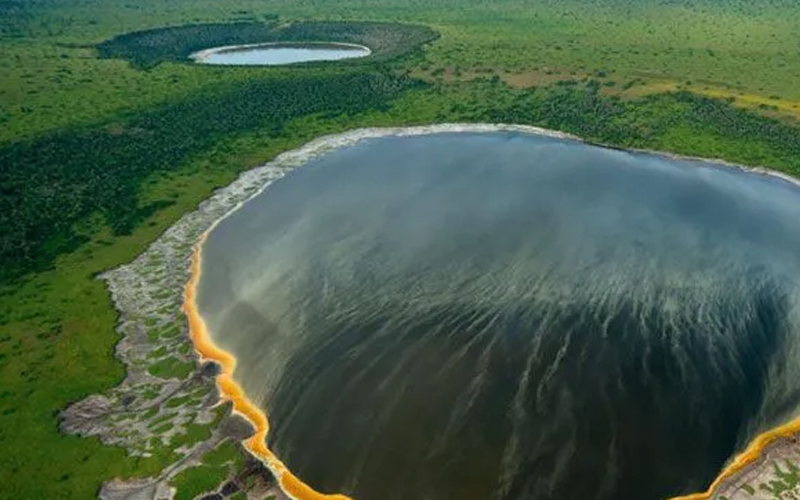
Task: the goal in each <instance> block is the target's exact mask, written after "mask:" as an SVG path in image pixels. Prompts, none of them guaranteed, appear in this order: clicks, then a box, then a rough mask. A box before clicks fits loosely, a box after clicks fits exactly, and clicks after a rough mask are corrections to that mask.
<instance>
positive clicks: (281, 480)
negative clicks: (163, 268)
mask: <svg viewBox="0 0 800 500" xmlns="http://www.w3.org/2000/svg"><path fill="white" fill-rule="evenodd" d="M211 229H213V226H212V228H211ZM211 229H209V230H208V231H207V232H206V233H204V234H203V235H202V236H201V238H200V240H199V241H198V243H197V244H196V246H195V248H194V252H193V255H192V264H191V276H190V279H189V282H188V283H187V284H186V287H185V291H184V305H183V309H184V312H185V314H186V317H187V319H188V324H189V334H190V337H191V339H192V342H193V344H194V347H195V350H196V352H197V353H198V354H199V357H200V361H201V362H202V361H213V362H215V363H217V364H218V365H219V366H220V368H221V372H220V374H219V375H218V376H217V379H216V384H217V387H218V389H219V391H220V400H221V401H222V402H225V401H230V402H231V403H232V404H233V413H234V414H237V415H240V416H242V417H243V418H245V419H246V420H247V421H248V422H249V423H250V424H251V425H252V426H253V427H254V429H255V430H254V434H253V435H252V436H251V437H250V438H248V439H247V440H245V441H244V443H243V444H244V446H245V449H246V450H247V451H248V452H249V453H250V454H252V455H253V456H254V457H256V458H258V459H259V460H261V461H262V462H263V463H264V464H265V465H266V466H267V468H269V470H270V471H271V473H272V474H273V475H274V477H275V478H276V481H277V483H278V485H279V487H280V488H281V490H282V491H283V492H284V493H286V494H287V495H288V496H289V497H290V498H293V499H295V500H355V499H353V498H351V497H349V496H347V495H343V494H340V493H334V494H326V493H320V492H318V491H316V490H315V489H313V488H312V487H311V486H309V485H308V484H306V483H304V482H303V481H302V480H301V479H300V478H298V477H297V476H296V475H295V474H293V473H292V472H291V471H290V470H289V468H288V467H287V466H286V465H285V464H284V463H283V462H282V461H281V460H280V459H279V458H278V457H277V456H276V455H275V454H274V453H273V452H272V451H271V450H270V449H269V448H268V446H267V444H266V442H267V435H268V433H269V420H268V418H267V416H266V414H265V413H264V412H263V411H262V410H261V409H260V408H259V407H258V406H257V405H256V404H255V403H253V402H252V401H251V400H250V399H249V398H248V396H247V394H246V393H245V392H244V390H243V389H242V387H241V385H239V384H238V383H237V382H236V381H235V380H234V378H233V373H234V370H235V368H236V358H235V357H234V356H233V355H232V354H230V353H229V352H227V351H225V350H223V349H221V348H219V347H218V346H217V345H216V344H214V342H213V340H212V339H211V337H210V335H209V333H208V329H207V326H206V323H205V321H204V319H203V317H202V316H201V315H200V313H199V311H198V307H197V303H196V295H197V286H198V284H199V282H200V278H201V273H202V272H201V263H202V246H203V243H204V242H205V240H206V237H207V235H208V233H209V232H210V231H211ZM797 433H800V418H796V419H794V420H792V421H790V422H788V423H786V424H783V425H781V426H778V427H776V428H773V429H770V430H768V431H766V432H764V433H762V434H759V435H758V436H756V438H755V439H753V440H752V441H751V442H750V443H749V444H748V445H747V447H746V448H745V450H744V451H743V452H741V453H739V454H738V455H736V456H735V458H734V460H733V461H731V462H730V463H729V464H727V465H726V466H725V468H724V469H723V470H722V471H721V472H720V474H719V475H718V476H717V477H716V478H715V479H714V481H713V482H712V483H711V485H710V486H709V487H708V489H706V490H705V491H703V492H699V493H691V494H688V495H680V496H674V497H670V498H669V499H668V500H709V499H711V498H712V497H713V496H714V495H715V493H716V492H717V490H718V489H719V487H720V486H721V485H722V483H724V482H725V481H726V480H728V479H730V478H731V477H732V476H734V475H736V474H737V473H739V472H741V471H742V470H743V469H744V468H746V467H747V466H748V465H750V464H751V463H753V462H755V461H756V460H758V459H759V458H760V457H761V455H762V453H763V452H764V450H765V448H766V447H768V446H769V445H770V444H772V443H773V442H775V441H776V440H778V439H780V438H786V437H791V436H792V435H794V434H797Z"/></svg>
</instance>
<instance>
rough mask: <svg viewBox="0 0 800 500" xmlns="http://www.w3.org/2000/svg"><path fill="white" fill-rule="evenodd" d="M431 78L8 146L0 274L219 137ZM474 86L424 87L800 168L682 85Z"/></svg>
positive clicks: (125, 209)
mask: <svg viewBox="0 0 800 500" xmlns="http://www.w3.org/2000/svg"><path fill="white" fill-rule="evenodd" d="M426 85H428V84H424V83H422V82H420V81H417V80H413V79H410V78H408V77H402V76H398V75H395V74H392V73H381V72H368V73H364V72H338V71H337V72H328V73H326V72H317V71H314V72H311V73H307V74H306V76H293V77H291V78H290V77H285V76H284V77H272V78H265V79H262V80H256V81H252V82H247V83H239V84H236V85H232V86H228V87H226V88H222V89H217V90H216V91H214V92H209V93H206V94H204V95H202V96H197V97H194V98H192V99H188V100H185V101H182V102H177V103H173V104H169V105H166V106H163V107H161V108H159V109H155V110H152V111H148V112H146V113H143V114H140V115H134V116H131V117H129V118H126V119H124V120H122V121H115V122H113V123H106V124H102V125H99V126H95V127H89V128H84V129H77V130H69V131H64V132H60V133H57V134H53V135H49V136H45V137H42V138H39V139H37V140H34V141H28V142H17V143H12V144H10V145H8V146H4V147H2V148H0V230H2V233H3V234H4V238H3V239H2V243H1V244H0V269H1V270H2V272H1V273H0V279H2V280H8V279H12V278H14V277H17V276H20V275H21V274H24V273H26V272H30V271H33V270H37V269H42V268H44V267H47V266H48V265H50V264H51V263H52V261H53V259H54V257H56V256H57V255H58V254H60V253H61V252H65V251H68V250H71V249H74V248H76V246H78V245H79V244H80V243H81V242H82V241H83V239H82V237H81V233H80V231H79V230H78V229H77V227H78V225H77V223H79V222H80V221H82V220H85V219H86V218H87V217H89V216H90V215H93V214H97V213H100V214H102V215H103V216H104V217H105V220H106V222H107V224H108V225H109V226H110V227H111V228H112V229H113V231H114V232H115V233H116V234H124V233H127V232H130V231H131V230H132V229H134V228H135V227H136V225H137V224H139V223H140V222H141V221H142V220H143V219H144V218H145V217H147V216H149V215H151V214H152V213H153V212H155V211H157V210H159V209H160V208H163V206H164V205H165V204H168V203H169V200H159V201H157V202H152V203H150V204H146V205H142V204H141V203H140V201H139V189H140V184H141V183H142V182H143V180H144V179H146V178H147V176H149V175H151V174H153V173H157V172H165V171H169V170H170V169H172V168H174V167H175V165H177V164H180V163H181V162H182V161H184V160H185V159H186V158H187V156H188V155H189V154H191V153H192V152H195V151H200V150H204V149H206V148H208V147H209V146H211V145H212V144H214V143H215V142H216V141H220V140H223V139H224V138H225V137H227V136H231V135H234V134H236V133H241V132H245V131H249V130H256V129H260V130H264V129H267V130H269V131H270V132H269V134H270V135H272V136H274V137H277V136H279V135H280V134H281V132H282V128H283V126H284V125H285V124H287V123H288V122H289V121H291V120H292V119H294V118H298V117H302V116H308V115H312V114H324V115H325V116H329V117H333V116H340V115H355V114H357V113H363V112H366V111H376V110H386V109H388V108H389V107H390V106H391V102H392V100H393V99H395V98H397V97H398V96H399V95H401V94H402V93H403V92H405V91H408V90H410V89H421V88H423V87H425V86H426ZM473 88H474V89H477V92H476V93H474V94H472V95H471V97H470V98H467V99H464V98H463V97H462V96H459V95H457V94H454V95H449V94H448V93H447V92H448V91H447V90H446V89H442V88H438V87H431V88H429V89H427V92H429V93H433V94H434V95H437V96H438V99H439V100H440V105H441V107H442V111H440V114H439V117H438V118H440V119H441V120H442V121H486V122H502V123H522V124H533V125H538V126H542V127H546V128H551V129H555V130H562V131H566V132H570V133H573V134H576V135H579V136H581V137H584V138H586V139H587V140H592V141H596V142H601V143H604V144H609V145H613V146H624V147H637V148H653V149H659V148H668V149H670V150H672V151H675V152H680V153H685V154H696V155H712V156H719V157H723V158H726V159H729V160H733V161H738V162H742V163H747V164H753V165H769V166H772V167H775V168H779V169H781V170H784V171H787V172H790V173H797V172H800V128H798V127H795V126H792V125H790V124H787V123H785V122H782V121H779V120H776V119H773V118H769V117H765V116H761V115H758V114H755V113H753V112H750V111H745V110H742V109H739V108H736V107H734V106H732V105H731V104H730V103H729V102H727V101H725V100H721V99H710V98H707V97H702V96H698V95H695V94H692V93H689V92H674V93H665V94H658V95H653V96H649V97H646V98H643V99H641V100H638V101H623V100H621V99H620V98H618V97H616V96H609V95H604V94H603V93H602V92H600V91H599V86H598V85H597V84H596V83H595V82H593V81H591V80H589V81H588V82H582V83H577V82H575V83H574V84H570V85H556V86H553V87H551V88H544V89H530V90H523V91H515V90H513V89H510V88H508V87H505V86H504V85H503V84H502V83H499V82H497V81H496V80H495V81H488V80H487V81H485V82H483V83H482V84H480V83H479V84H477V85H474V86H473ZM498 92H500V93H501V94H502V95H497V93H498ZM709 132H710V133H712V134H713V135H714V136H715V137H720V138H722V139H723V140H724V141H725V147H724V148H723V149H720V150H719V151H715V150H714V149H713V147H714V146H713V144H698V143H696V142H693V139H694V138H697V137H701V136H703V134H704V133H709ZM676 133H677V134H679V135H678V136H675V134H676ZM667 139H669V140H670V141H671V142H665V140H667ZM737 144H739V145H741V147H737V146H736V145H737Z"/></svg>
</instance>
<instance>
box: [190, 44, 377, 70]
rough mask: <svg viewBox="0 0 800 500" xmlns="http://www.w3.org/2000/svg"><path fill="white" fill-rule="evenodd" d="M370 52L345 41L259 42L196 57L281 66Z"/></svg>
mask: <svg viewBox="0 0 800 500" xmlns="http://www.w3.org/2000/svg"><path fill="white" fill-rule="evenodd" d="M369 54H370V51H369V50H367V49H365V48H360V47H353V46H347V45H338V46H336V45H320V46H318V47H317V46H313V45H305V46H303V45H262V46H259V47H250V48H243V49H232V50H223V51H220V52H212V53H210V54H208V55H207V56H205V57H202V58H197V59H196V61H197V62H199V63H201V64H219V65H230V66H281V65H285V64H296V63H301V62H310V61H338V60H341V59H352V58H357V57H366V56H368V55H369Z"/></svg>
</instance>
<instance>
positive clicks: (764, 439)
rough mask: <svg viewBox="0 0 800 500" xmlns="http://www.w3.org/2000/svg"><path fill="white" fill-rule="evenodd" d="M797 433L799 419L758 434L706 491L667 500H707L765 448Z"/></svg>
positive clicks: (754, 459)
mask: <svg viewBox="0 0 800 500" xmlns="http://www.w3.org/2000/svg"><path fill="white" fill-rule="evenodd" d="M798 432H800V418H796V419H794V420H792V421H790V422H788V423H785V424H783V425H781V426H778V427H775V428H774V429H770V430H768V431H766V432H763V433H761V434H759V435H758V436H756V437H755V439H753V440H752V441H750V444H748V445H747V447H746V448H745V449H744V451H743V452H741V453H739V454H738V455H736V458H734V459H733V461H732V462H731V463H729V464H728V465H726V466H725V468H724V469H722V472H720V473H719V475H718V476H717V478H716V479H714V482H713V483H711V486H709V487H708V489H707V490H706V491H703V492H701V493H692V494H689V495H683V496H677V497H672V498H670V499H668V500H708V499H709V498H711V497H712V496H713V495H714V494H715V493H716V491H717V490H718V489H719V487H720V486H721V485H722V483H723V482H725V481H726V480H728V479H730V478H731V477H732V476H733V475H735V474H737V473H739V472H741V471H742V470H744V469H745V468H746V467H747V466H748V465H750V464H752V463H753V462H755V461H756V460H758V459H759V458H761V455H762V454H763V452H764V449H765V448H766V447H767V446H769V445H771V444H772V443H774V442H775V441H777V440H778V439H781V438H790V437H792V436H794V435H795V434H797V433H798Z"/></svg>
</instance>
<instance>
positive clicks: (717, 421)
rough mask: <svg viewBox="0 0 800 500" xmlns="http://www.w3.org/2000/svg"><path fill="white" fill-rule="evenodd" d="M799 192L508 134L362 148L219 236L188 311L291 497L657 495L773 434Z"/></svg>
mask: <svg viewBox="0 0 800 500" xmlns="http://www.w3.org/2000/svg"><path fill="white" fill-rule="evenodd" d="M799 220H800V193H799V192H798V189H796V188H795V187H793V186H791V185H789V184H788V183H786V182H784V181H781V180H777V179H774V178H768V177H765V176H759V175H756V174H751V173H745V172H741V171H737V170H732V169H726V168H721V167H713V166H709V165H708V164H705V163H699V162H690V161H676V160H670V159H666V158H662V157H658V156H653V155H647V154H632V153H626V152H621V151H612V150H607V149H602V148H598V147H594V146H589V145H585V144H582V143H579V142H574V141H567V140H559V139H553V138H545V137H538V136H530V135H521V134H515V133H499V132H498V133H481V134H476V133H472V134H470V133H462V134H436V135H429V136H422V137H404V138H403V137H389V138H382V139H371V140H367V141H364V142H361V143H359V144H358V145H355V146H351V147H348V148H345V149H341V150H338V151H336V152H333V153H330V154H327V155H326V156H323V157H321V158H318V159H316V160H313V161H312V162H310V163H309V164H308V165H307V166H305V167H302V168H300V169H298V170H296V171H294V172H293V173H291V174H289V175H288V176H287V177H286V178H284V179H282V180H280V181H278V182H276V183H275V184H274V185H272V186H271V187H270V188H269V189H267V190H266V191H265V192H264V193H262V194H261V195H259V196H258V197H257V198H255V199H253V200H252V201H251V202H249V203H248V204H246V205H245V206H244V207H243V208H242V209H241V210H240V211H238V212H236V213H235V214H234V215H233V216H231V217H230V218H228V219H226V220H225V221H224V222H223V223H221V224H220V225H219V226H218V227H217V228H216V229H215V230H214V231H213V232H212V233H211V234H210V236H209V238H208V241H207V243H206V246H205V253H204V258H205V260H204V262H203V273H204V274H203V278H202V282H201V284H200V297H199V305H200V308H201V311H202V313H203V314H204V316H205V317H206V319H207V321H208V323H209V326H210V328H211V329H212V332H213V336H214V338H215V339H216V341H217V342H218V343H219V344H220V345H221V346H222V347H224V348H226V349H228V350H229V351H231V352H233V353H234V354H235V355H236V356H237V357H238V358H239V366H238V368H237V372H236V376H237V378H238V379H239V380H240V381H241V382H242V384H243V386H244V387H245V389H246V390H247V391H248V392H249V393H250V394H251V395H252V396H253V397H254V399H256V400H257V401H258V402H259V403H260V404H261V405H263V407H264V408H266V409H267V410H268V415H269V417H270V420H271V423H272V431H271V434H270V438H269V439H270V445H271V447H272V448H273V449H274V450H275V451H276V452H277V453H278V455H279V456H280V457H282V458H283V459H284V460H285V461H286V463H287V464H288V465H289V466H290V468H292V469H293V470H294V471H295V472H296V473H297V474H298V475H299V476H300V477H302V478H303V479H305V480H306V481H307V482H308V483H310V484H311V485H312V486H314V487H316V488H318V489H320V490H322V491H327V492H344V493H347V494H349V495H352V496H354V497H355V498H357V499H358V500H395V499H396V500H401V499H402V500H407V499H415V500H487V499H498V500H499V499H502V500H545V499H548V500H549V499H552V500H592V499H608V500H648V499H652V500H658V499H660V498H663V497H667V496H670V495H676V494H680V493H686V492H690V491H695V490H699V489H702V488H704V487H705V486H706V485H707V484H708V483H709V482H710V480H711V479H712V478H713V477H714V476H715V474H716V473H717V471H718V470H719V469H720V468H721V466H722V465H723V463H724V462H725V461H726V460H727V459H728V458H729V457H730V455H731V454H732V453H734V452H735V450H736V449H737V447H740V446H741V445H742V444H743V443H744V442H745V441H746V440H747V439H749V437H751V436H752V435H753V434H754V433H755V432H757V431H759V430H761V429H764V428H766V427H770V426H773V425H775V424H776V423H778V422H782V421H784V420H786V419H788V418H789V416H790V415H792V414H793V413H794V412H795V410H796V408H797V406H798V400H800V397H799V396H798V394H800V393H799V392H798V391H799V390H800V367H798V366H797V362H796V360H797V359H800V353H798V352H797V349H798V347H800V343H798V333H800V331H799V330H798V327H799V326H800V325H798V321H797V314H798V311H799V310H800V309H798V305H800V301H798V279H799V278H800V253H799V252H798V249H799V248H800V232H798V230H797V221H799Z"/></svg>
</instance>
